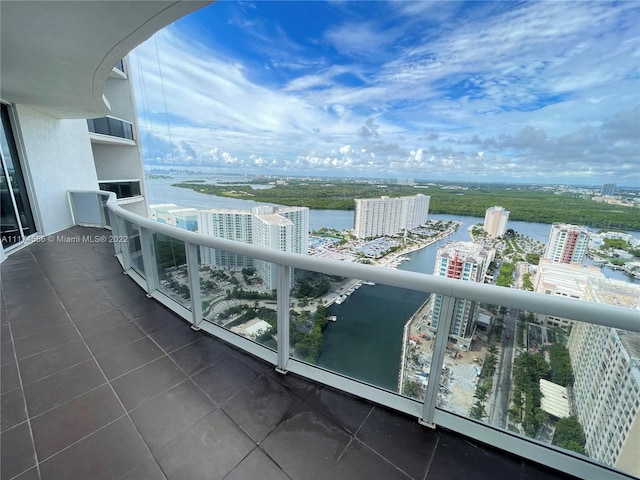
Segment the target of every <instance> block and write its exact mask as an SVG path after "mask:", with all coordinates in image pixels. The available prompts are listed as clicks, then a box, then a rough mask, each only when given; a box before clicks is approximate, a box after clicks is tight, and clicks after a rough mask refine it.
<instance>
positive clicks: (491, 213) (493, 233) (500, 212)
mask: <svg viewBox="0 0 640 480" xmlns="http://www.w3.org/2000/svg"><path fill="white" fill-rule="evenodd" d="M509 213H510V212H509V210H505V209H504V208H503V207H491V208H487V211H486V212H485V214H484V227H483V229H484V231H485V232H487V234H488V235H489V236H490V237H491V238H498V237H501V236H502V235H504V233H505V232H506V231H507V222H508V221H509Z"/></svg>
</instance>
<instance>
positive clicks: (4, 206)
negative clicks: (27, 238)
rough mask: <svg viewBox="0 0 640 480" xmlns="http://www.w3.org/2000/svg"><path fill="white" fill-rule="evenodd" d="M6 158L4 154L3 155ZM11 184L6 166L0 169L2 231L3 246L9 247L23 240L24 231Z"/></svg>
mask: <svg viewBox="0 0 640 480" xmlns="http://www.w3.org/2000/svg"><path fill="white" fill-rule="evenodd" d="M2 158H3V160H4V155H3V157H2ZM10 188H11V186H10V185H9V182H8V181H7V176H6V175H5V173H4V168H2V169H1V170H0V200H1V201H0V215H1V217H0V233H1V234H2V246H3V247H8V246H11V245H14V244H16V243H18V242H21V241H22V238H23V237H22V232H21V231H20V226H19V225H18V216H17V214H16V210H15V207H14V204H13V201H12V200H11V193H10Z"/></svg>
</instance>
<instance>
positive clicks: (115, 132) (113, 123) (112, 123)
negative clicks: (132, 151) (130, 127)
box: [107, 118, 125, 138]
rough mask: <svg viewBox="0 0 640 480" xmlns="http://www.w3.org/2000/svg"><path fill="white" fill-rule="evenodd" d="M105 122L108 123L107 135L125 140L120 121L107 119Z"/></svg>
mask: <svg viewBox="0 0 640 480" xmlns="http://www.w3.org/2000/svg"><path fill="white" fill-rule="evenodd" d="M107 120H108V122H109V135H112V136H114V137H120V138H125V136H124V127H123V122H122V120H116V119H115V118H108V119H107Z"/></svg>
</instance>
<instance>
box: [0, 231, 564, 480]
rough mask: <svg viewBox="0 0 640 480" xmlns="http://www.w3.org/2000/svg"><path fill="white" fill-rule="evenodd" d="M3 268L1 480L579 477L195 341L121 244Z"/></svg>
mask: <svg viewBox="0 0 640 480" xmlns="http://www.w3.org/2000/svg"><path fill="white" fill-rule="evenodd" d="M96 233H102V232H101V231H97V230H94V229H87V228H81V227H74V228H72V229H69V230H67V231H65V232H63V233H62V235H66V236H69V237H74V236H76V235H93V234H96ZM1 273H2V310H1V312H0V314H1V319H2V328H1V339H2V347H1V352H2V365H1V368H2V372H1V375H2V376H1V393H2V396H1V399H2V403H1V407H2V436H1V443H0V448H1V450H2V466H1V473H2V475H1V478H2V479H13V478H16V479H18V478H19V479H21V480H22V479H24V480H26V479H37V478H42V479H56V480H60V479H74V480H79V479H91V480H94V479H99V478H108V479H145V480H146V479H164V478H167V479H193V480H200V479H222V478H224V479H228V480H232V479H233V480H244V479H254V478H255V479H260V480H264V479H288V478H290V479H316V478H327V479H378V478H379V479H385V480H388V479H408V478H413V479H465V480H466V479H485V478H486V479H497V478H499V479H528V480H531V479H545V480H546V479H557V478H567V477H566V476H563V475H560V474H557V473H554V472H551V471H549V470H546V469H544V467H540V466H538V465H536V464H532V463H530V462H528V461H525V460H523V459H520V458H514V457H512V456H509V455H505V454H503V453H501V452H499V451H496V450H493V449H491V448H488V447H487V446H484V445H482V444H478V443H474V442H470V441H468V440H466V439H465V438H464V437H462V436H460V435H457V434H453V433H451V432H447V431H442V430H435V431H434V430H430V429H428V428H426V427H422V426H420V425H419V424H418V423H417V422H416V420H415V419H413V418H409V417H406V416H404V415H401V414H398V413H394V412H391V411H389V410H387V409H385V408H382V407H378V406H375V405H372V404H371V403H368V402H366V401H362V400H359V399H356V398H353V397H351V396H348V395H345V394H342V393H339V392H336V391H335V390H332V389H330V388H327V387H324V386H322V385H319V384H316V383H314V382H311V381H307V380H305V379H302V378H299V377H296V376H295V375H292V374H287V375H280V374H278V373H276V372H275V371H274V369H273V367H272V366H270V365H268V364H266V363H264V362H262V361H260V360H257V359H255V358H253V357H251V356H249V355H247V354H244V353H242V352H241V351H239V350H237V349H235V348H234V347H231V346H229V345H228V344H225V343H224V342H222V341H219V340H217V339H215V338H212V337H209V336H208V335H206V334H204V333H200V332H194V331H192V330H191V329H190V328H189V325H188V324H187V323H186V322H184V321H183V320H182V319H180V318H179V317H177V316H176V315H174V314H173V313H171V312H170V311H168V310H166V309H165V308H164V307H162V306H161V305H159V304H158V303H157V302H156V301H154V300H150V299H148V298H146V297H145V295H144V293H143V292H142V290H141V289H140V288H138V286H137V285H136V284H134V282H133V281H131V280H130V279H129V278H128V277H126V276H124V275H123V274H122V271H121V268H120V266H119V264H118V262H117V260H116V259H115V258H114V256H113V249H112V245H110V244H108V243H107V244H95V243H94V244H79V243H63V242H52V243H43V244H33V245H31V246H29V247H27V248H24V249H22V250H20V251H19V252H16V253H15V254H13V255H11V256H10V257H9V258H8V259H7V260H6V261H5V262H4V263H3V264H2V270H1Z"/></svg>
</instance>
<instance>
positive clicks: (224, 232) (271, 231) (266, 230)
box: [198, 206, 309, 290]
mask: <svg viewBox="0 0 640 480" xmlns="http://www.w3.org/2000/svg"><path fill="white" fill-rule="evenodd" d="M198 231H199V233H202V234H204V235H211V236H214V237H220V238H225V239H227V240H235V241H238V242H243V243H250V244H252V245H258V246H261V247H268V248H275V249H277V250H280V251H283V252H290V253H301V254H306V253H307V250H308V248H309V209H308V208H307V207H269V206H260V207H255V208H253V209H252V210H251V211H248V210H201V211H199V212H198ZM200 252H201V257H202V263H205V264H209V265H216V266H219V267H231V268H243V267H251V266H252V267H255V268H256V269H257V270H258V274H259V275H260V277H261V278H262V279H263V281H264V285H265V286H266V287H267V289H270V290H273V289H275V282H276V277H275V273H274V270H273V269H274V265H273V264H271V263H270V262H263V261H258V260H254V259H253V258H249V257H244V256H241V255H237V254H233V253H229V252H225V251H223V250H219V249H213V248H207V247H201V249H200Z"/></svg>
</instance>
